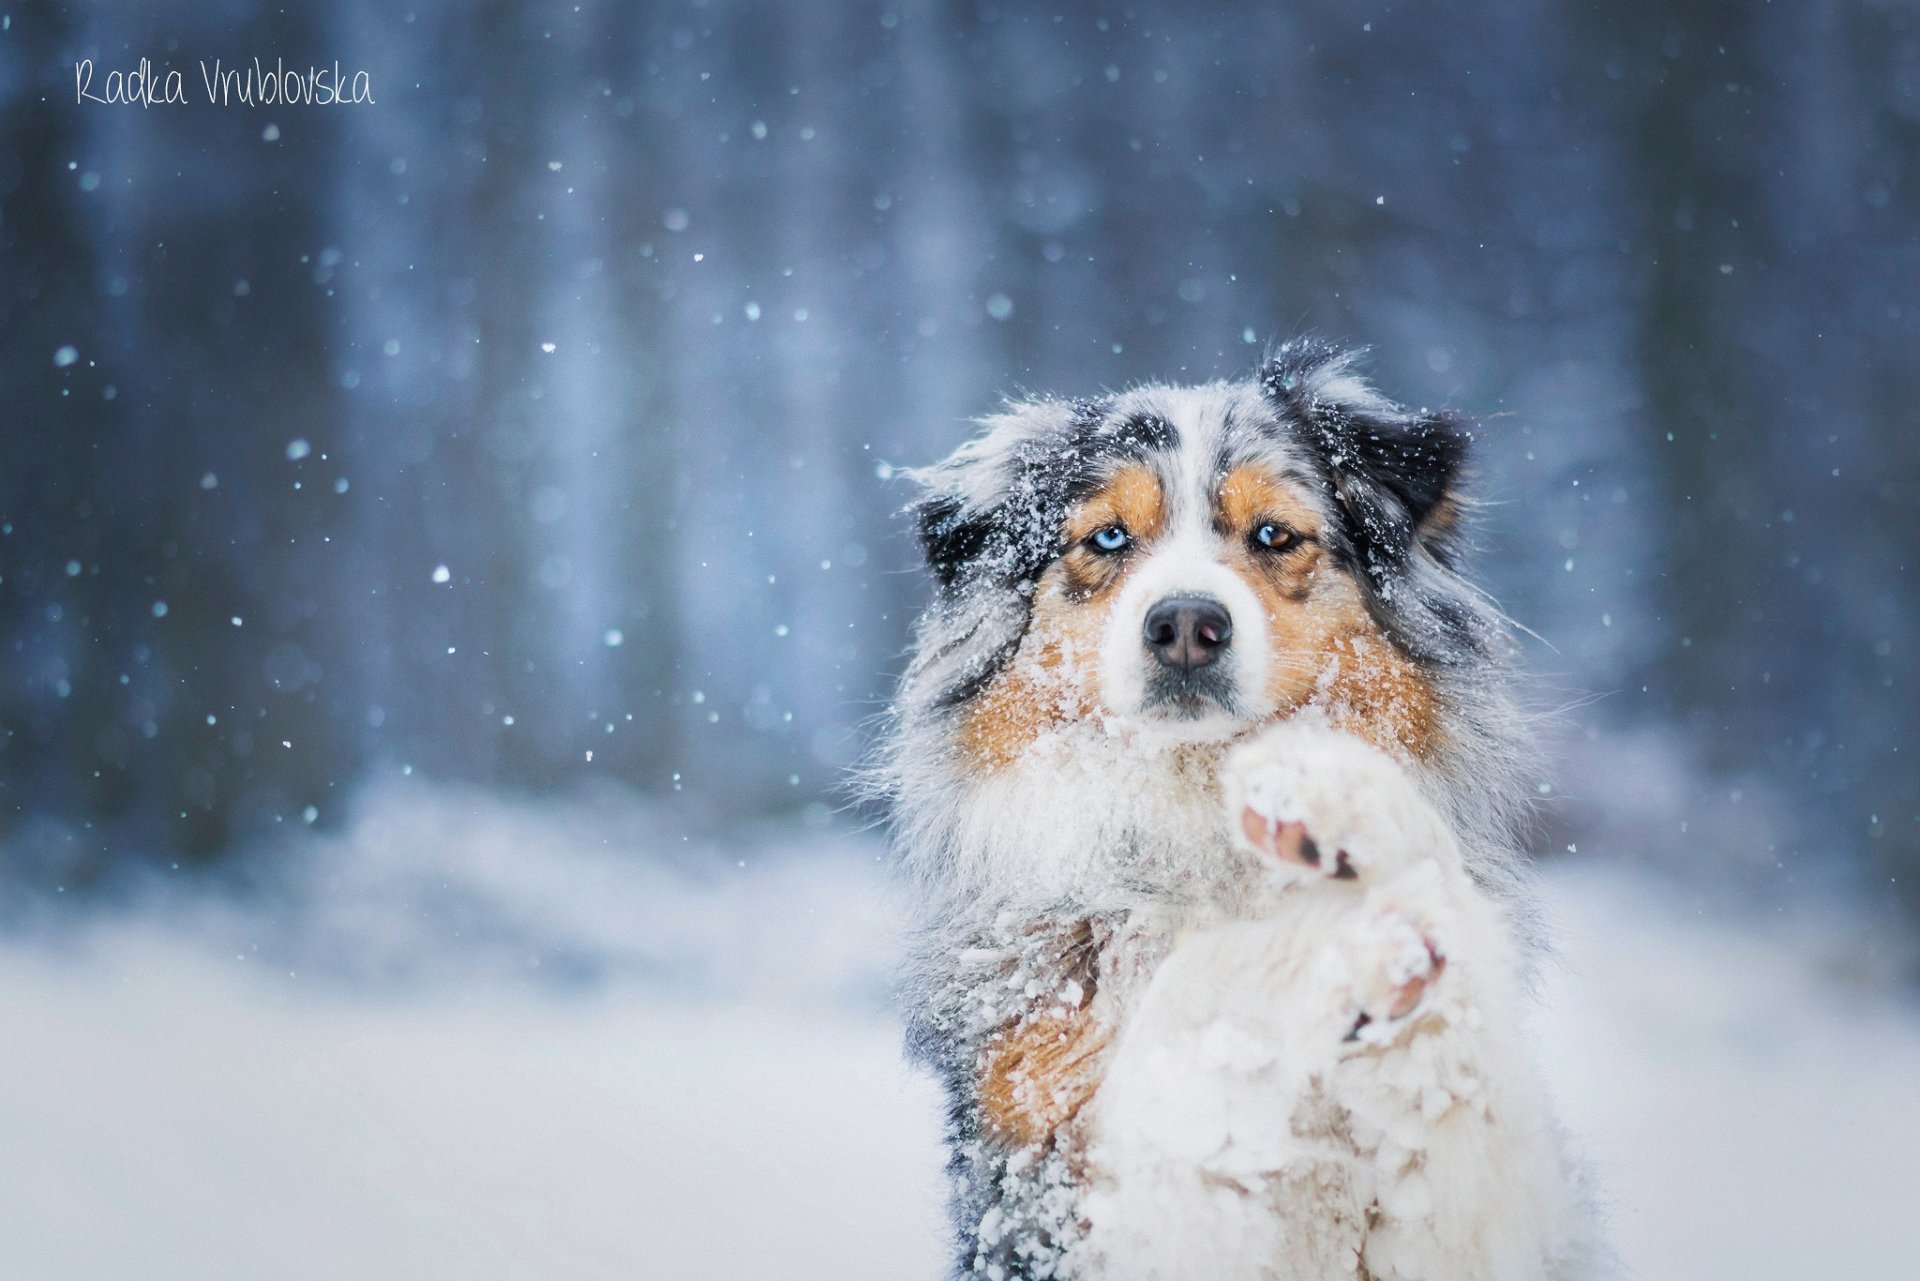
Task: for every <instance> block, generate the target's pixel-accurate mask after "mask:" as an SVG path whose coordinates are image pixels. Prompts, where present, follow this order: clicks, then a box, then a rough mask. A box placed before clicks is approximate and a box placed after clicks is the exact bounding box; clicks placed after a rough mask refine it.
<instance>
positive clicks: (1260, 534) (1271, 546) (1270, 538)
mask: <svg viewBox="0 0 1920 1281" xmlns="http://www.w3.org/2000/svg"><path fill="white" fill-rule="evenodd" d="M1253 541H1254V542H1255V543H1256V544H1258V545H1259V546H1260V547H1262V548H1264V549H1266V550H1267V551H1270V552H1283V551H1286V550H1287V549H1288V548H1290V547H1292V546H1293V545H1294V544H1295V543H1297V542H1299V541H1300V535H1298V534H1296V533H1294V532H1293V531H1292V530H1291V529H1288V528H1287V527H1286V526H1285V525H1281V524H1278V523H1276V522H1274V521H1267V522H1266V523H1265V524H1263V525H1261V526H1260V527H1259V528H1258V529H1256V530H1254V531H1253Z"/></svg>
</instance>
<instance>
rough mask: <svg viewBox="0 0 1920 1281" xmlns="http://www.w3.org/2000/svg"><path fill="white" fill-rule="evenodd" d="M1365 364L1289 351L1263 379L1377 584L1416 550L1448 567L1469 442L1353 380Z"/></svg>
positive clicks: (1318, 352) (1450, 422) (1452, 425)
mask: <svg viewBox="0 0 1920 1281" xmlns="http://www.w3.org/2000/svg"><path fill="white" fill-rule="evenodd" d="M1359 355H1360V353H1358V352H1354V351H1342V350H1340V349H1338V348H1335V347H1332V346H1330V345H1326V344H1323V343H1319V342H1313V341H1306V342H1293V343H1288V344H1286V345H1285V346H1282V347H1280V348H1278V349H1277V350H1276V351H1275V352H1274V353H1273V355H1272V356H1271V357H1269V358H1268V360H1267V362H1266V363H1265V364H1264V365H1263V366H1262V367H1261V369H1260V375H1259V378H1260V385H1261V388H1262V390H1263V391H1264V392H1265V393H1266V395H1267V398H1268V399H1269V400H1270V401H1271V402H1272V403H1273V405H1274V407H1275V408H1276V409H1277V410H1279V412H1280V414H1281V416H1282V417H1283V418H1285V419H1286V420H1288V421H1289V422H1291V423H1293V424H1294V425H1295V426H1296V427H1297V428H1298V429H1299V431H1300V435H1301V438H1302V439H1304V440H1305V442H1306V443H1307V444H1308V445H1309V446H1310V447H1311V449H1312V451H1313V453H1314V456H1315V459H1316V461H1317V462H1318V463H1319V464H1320V466H1321V467H1322V468H1323V469H1324V471H1325V473H1326V476H1327V479H1328V482H1329V484H1330V485H1331V487H1332V489H1333V492H1334V495H1335V497H1336V498H1337V499H1338V500H1339V503H1340V506H1341V516H1342V521H1341V524H1342V526H1343V531H1344V533H1345V535H1346V540H1347V542H1348V543H1349V544H1350V545H1351V546H1352V547H1353V549H1354V551H1355V552H1356V553H1358V554H1359V557H1360V560H1361V563H1362V565H1363V566H1364V567H1365V569H1366V571H1367V574H1368V577H1369V578H1372V579H1374V580H1375V583H1376V585H1379V584H1383V583H1384V580H1385V578H1386V577H1387V575H1388V574H1389V573H1391V572H1392V571H1393V570H1394V569H1396V568H1397V567H1399V566H1401V565H1403V564H1404V563H1405V561H1406V559H1407V557H1408V556H1410V555H1412V554H1413V553H1414V552H1415V551H1416V550H1419V551H1425V552H1427V553H1428V554H1430V555H1432V556H1433V557H1434V558H1435V559H1436V560H1438V561H1440V563H1441V564H1443V565H1449V566H1451V565H1452V563H1453V561H1454V557H1455V553H1456V541H1457V534H1458V532H1459V530H1458V526H1459V517H1460V508H1461V498H1460V496H1459V492H1458V487H1459V482H1460V479H1461V472H1462V470H1463V468H1464V467H1465V464H1466V459H1467V450H1468V446H1469V444H1470V443H1471V440H1472V437H1471V435H1470V434H1469V432H1468V420H1467V419H1466V418H1465V417H1463V416H1461V415H1457V414H1452V413H1448V412H1444V411H1443V412H1430V411H1428V410H1424V409H1422V410H1412V409H1408V408H1406V407H1405V406H1403V405H1398V404H1395V403H1394V402H1393V401H1391V400H1388V399H1387V398H1386V397H1385V396H1382V395H1381V394H1380V393H1379V392H1377V391H1375V390H1374V389H1373V388H1372V387H1371V386H1370V385H1369V384H1368V383H1367V382H1366V380H1365V379H1363V378H1361V377H1360V376H1359V375H1358V374H1357V373H1355V372H1354V366H1355V364H1356V363H1357V362H1358V360H1359Z"/></svg>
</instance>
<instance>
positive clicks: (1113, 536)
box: [1087, 525, 1133, 556]
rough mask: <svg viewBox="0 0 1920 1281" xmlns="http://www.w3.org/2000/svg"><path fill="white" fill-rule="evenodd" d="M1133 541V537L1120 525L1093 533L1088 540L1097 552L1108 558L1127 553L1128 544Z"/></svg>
mask: <svg viewBox="0 0 1920 1281" xmlns="http://www.w3.org/2000/svg"><path fill="white" fill-rule="evenodd" d="M1132 541H1133V539H1132V537H1131V536H1130V535H1129V534H1128V533H1127V531H1126V530H1125V529H1124V528H1122V527H1121V526H1119V525H1108V526H1107V527H1106V528H1104V529H1096V530H1094V531H1093V536H1092V537H1090V538H1088V539H1087V542H1088V543H1090V544H1092V546H1093V549H1094V550H1095V551H1097V552H1100V553H1102V554H1103V555H1107V556H1112V555H1114V554H1116V553H1118V552H1123V551H1125V550H1126V549H1127V544H1128V543H1131V542H1132Z"/></svg>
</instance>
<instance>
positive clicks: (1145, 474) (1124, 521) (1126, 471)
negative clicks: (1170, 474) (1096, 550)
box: [1066, 463, 1167, 543]
mask: <svg viewBox="0 0 1920 1281" xmlns="http://www.w3.org/2000/svg"><path fill="white" fill-rule="evenodd" d="M1166 524H1167V511H1166V500H1165V496H1164V495H1163V494H1162V493H1161V492H1160V480H1159V478H1158V477H1157V476H1155V475H1154V474H1153V473H1152V472H1151V471H1149V470H1147V469H1146V468H1145V467H1142V466H1141V465H1140V464H1138V463H1129V464H1128V465H1127V466H1125V467H1122V468H1120V469H1119V470H1118V471H1116V472H1114V473H1113V475H1111V476H1109V477H1108V478H1107V480H1106V483H1105V484H1103V485H1101V486H1100V488H1098V489H1096V490H1094V491H1093V492H1092V493H1091V494H1088V495H1087V497H1086V499H1085V501H1083V502H1082V503H1081V504H1080V505H1079V506H1078V507H1076V508H1075V509H1074V510H1073V511H1072V512H1070V513H1069V514H1068V516H1067V526H1066V541H1067V542H1069V543H1077V542H1079V541H1081V540H1082V539H1084V538H1086V537H1087V536H1088V535H1089V534H1091V533H1093V531H1094V530H1096V529H1104V528H1105V527H1106V526H1108V525H1119V526H1121V527H1122V528H1123V529H1125V530H1126V531H1127V532H1128V533H1130V534H1132V535H1133V536H1134V538H1135V539H1137V540H1139V541H1141V542H1147V541H1150V540H1152V539H1154V538H1157V537H1159V535H1160V532H1161V531H1162V530H1163V529H1165V528H1166Z"/></svg>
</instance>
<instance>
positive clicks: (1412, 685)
mask: <svg viewBox="0 0 1920 1281" xmlns="http://www.w3.org/2000/svg"><path fill="white" fill-rule="evenodd" d="M1217 519H1218V520H1219V522H1220V525H1221V532H1222V534H1223V535H1225V537H1226V541H1227V544H1228V548H1229V550H1228V554H1227V563H1228V564H1229V565H1230V566H1232V568H1233V569H1234V570H1235V571H1236V572H1238V573H1239V574H1240V576H1241V577H1242V578H1244V579H1245V580H1246V582H1247V584H1248V585H1249V586H1250V587H1252V588H1253V590H1254V593H1255V595H1257V596H1258V597H1259V598H1260V605H1261V608H1262V610H1264V611H1265V613H1266V617H1267V644H1268V647H1269V652H1270V655H1271V661H1270V665H1269V673H1270V674H1269V676H1268V680H1267V695H1268V697H1269V698H1270V699H1272V701H1273V704H1274V706H1275V708H1276V709H1277V710H1278V713H1279V714H1280V715H1282V716H1287V715H1291V714H1293V713H1294V712H1296V711H1298V710H1299V709H1300V708H1302V707H1305V706H1308V705H1309V704H1320V705H1322V706H1324V707H1325V708H1326V709H1327V713H1328V715H1329V716H1330V717H1331V718H1332V719H1333V720H1334V722H1335V723H1336V724H1339V725H1341V726H1342V727H1343V728H1345V729H1347V730H1349V731H1350V732H1352V733H1354V734H1357V735H1359V736H1360V737H1362V738H1365V739H1367V740H1368V741H1370V742H1372V743H1374V744H1375V745H1376V746H1378V747H1383V748H1387V749H1389V750H1393V749H1398V750H1401V751H1405V752H1407V753H1409V754H1411V755H1413V756H1415V757H1421V758H1424V757H1426V756H1429V755H1430V754H1431V753H1433V752H1434V751H1435V750H1437V748H1438V746H1439V735H1440V724H1441V717H1440V707H1439V698H1438V695H1437V694H1436V693H1435V692H1434V689H1433V686H1432V683H1431V682H1430V681H1429V680H1428V679H1427V676H1426V673H1425V672H1423V671H1422V670H1421V669H1420V667H1419V665H1418V664H1416V663H1414V662H1413V661H1412V660H1411V659H1409V658H1407V657H1406V655H1404V654H1402V653H1401V652H1400V651H1399V650H1398V649H1396V648H1394V646H1393V643H1392V642H1391V641H1389V640H1387V638H1386V637H1385V636H1383V635H1381V633H1380V628H1379V625H1378V624H1377V623H1376V622H1375V621H1374V619H1373V615H1372V614H1370V613H1369V612H1368V611H1367V607H1366V601H1365V599H1364V598H1363V596H1362V595H1361V591H1360V585H1359V584H1358V583H1356V582H1354V581H1353V579H1352V578H1351V577H1350V576H1348V575H1347V574H1345V573H1343V572H1341V571H1340V570H1339V569H1337V568H1336V567H1335V566H1334V565H1333V563H1332V560H1331V559H1330V558H1329V557H1328V556H1327V555H1326V552H1325V549H1324V548H1323V547H1322V546H1321V545H1320V543H1319V541H1318V534H1319V532H1320V524H1319V519H1318V517H1317V516H1316V515H1315V514H1314V511H1313V504H1312V502H1311V501H1310V500H1309V499H1308V497H1307V495H1305V494H1302V493H1300V492H1299V491H1298V490H1297V489H1296V488H1295V487H1294V486H1293V485H1291V484H1289V483H1287V482H1285V481H1283V480H1281V479H1280V478H1278V477H1276V476H1274V475H1273V474H1272V473H1271V472H1269V471H1268V470H1267V469H1266V468H1264V467H1261V466H1258V465H1257V464H1243V465H1241V466H1239V467H1236V468H1234V470H1233V471H1232V472H1230V473H1228V475H1227V478H1226V480H1225V481H1224V482H1223V483H1222V484H1221V487H1220V495H1219V503H1218V512H1217ZM1266 521H1274V522H1276V523H1278V524H1281V525H1284V526H1286V527H1287V528H1288V529H1291V530H1292V531H1293V532H1294V533H1296V534H1299V535H1301V536H1302V538H1303V541H1302V542H1301V543H1300V544H1299V545H1298V546H1296V547H1294V548H1293V549H1292V550H1290V551H1285V552H1280V553H1277V554H1276V553H1273V552H1267V551H1262V550H1257V549H1255V548H1254V547H1253V545H1252V543H1251V538H1252V534H1253V531H1254V530H1255V529H1257V528H1259V526H1260V525H1261V524H1262V523H1264V522H1266Z"/></svg>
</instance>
